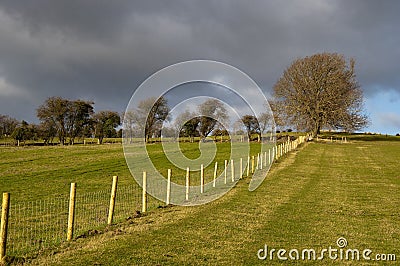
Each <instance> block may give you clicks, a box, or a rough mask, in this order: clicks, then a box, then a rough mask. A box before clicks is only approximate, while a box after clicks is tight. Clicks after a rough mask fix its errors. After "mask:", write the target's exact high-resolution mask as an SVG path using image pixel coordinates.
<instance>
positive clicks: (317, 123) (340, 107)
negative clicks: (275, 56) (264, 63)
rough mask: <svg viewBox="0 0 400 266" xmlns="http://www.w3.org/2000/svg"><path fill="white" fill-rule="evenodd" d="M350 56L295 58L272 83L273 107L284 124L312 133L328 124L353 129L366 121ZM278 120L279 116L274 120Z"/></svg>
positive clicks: (327, 54)
mask: <svg viewBox="0 0 400 266" xmlns="http://www.w3.org/2000/svg"><path fill="white" fill-rule="evenodd" d="M354 65H355V61H354V59H350V60H349V62H347V61H346V59H345V58H344V56H343V55H340V54H336V53H322V54H315V55H312V56H309V57H305V58H302V59H297V60H295V61H294V62H293V63H292V64H291V65H290V66H289V67H288V68H287V69H286V70H285V71H284V73H283V75H282V77H281V78H280V79H279V80H278V82H277V83H276V84H275V86H274V94H275V106H274V109H275V111H276V110H280V111H279V112H278V114H280V115H281V116H282V115H284V118H283V119H285V120H286V121H287V123H289V124H291V125H293V126H296V127H297V129H298V130H306V131H310V132H311V133H312V134H313V135H314V136H315V135H317V134H318V133H320V130H321V128H323V127H329V128H335V129H344V130H346V131H355V130H359V129H362V128H363V127H365V126H366V125H367V124H368V118H367V117H366V115H365V114H364V112H363V95H362V91H361V89H360V86H359V84H358V82H357V80H356V76H355V72H354ZM278 120H279V119H278Z"/></svg>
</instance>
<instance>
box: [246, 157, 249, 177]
mask: <svg viewBox="0 0 400 266" xmlns="http://www.w3.org/2000/svg"><path fill="white" fill-rule="evenodd" d="M249 175H250V156H247V169H246V176H247V177H249Z"/></svg>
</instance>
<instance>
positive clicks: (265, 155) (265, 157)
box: [264, 152, 267, 167]
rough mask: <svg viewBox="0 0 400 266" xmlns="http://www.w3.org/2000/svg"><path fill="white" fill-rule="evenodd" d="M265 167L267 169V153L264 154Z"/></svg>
mask: <svg viewBox="0 0 400 266" xmlns="http://www.w3.org/2000/svg"><path fill="white" fill-rule="evenodd" d="M264 166H265V167H267V152H264Z"/></svg>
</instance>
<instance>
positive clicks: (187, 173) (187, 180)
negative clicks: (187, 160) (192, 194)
mask: <svg viewBox="0 0 400 266" xmlns="http://www.w3.org/2000/svg"><path fill="white" fill-rule="evenodd" d="M189 175H190V170H189V167H186V200H189Z"/></svg>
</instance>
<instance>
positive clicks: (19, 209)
mask: <svg viewBox="0 0 400 266" xmlns="http://www.w3.org/2000/svg"><path fill="white" fill-rule="evenodd" d="M305 141H306V137H305V136H300V137H299V138H297V139H296V140H294V141H292V140H290V139H288V140H287V141H285V142H283V143H280V144H277V145H275V146H274V147H271V149H269V150H268V163H269V164H270V165H271V164H272V163H273V162H274V161H276V160H278V159H279V158H280V157H282V156H284V154H285V153H288V152H290V151H292V150H294V149H296V148H297V147H298V146H299V145H300V144H302V143H304V142H305ZM262 152H263V153H261V154H260V153H259V154H257V162H255V159H256V158H255V156H251V157H250V156H247V158H244V159H245V160H246V159H247V162H243V158H240V164H239V166H238V167H239V169H240V170H239V171H240V173H239V175H238V174H236V177H237V179H236V178H235V168H234V161H233V160H231V161H230V163H231V169H230V172H231V177H232V182H235V180H238V179H241V178H242V176H243V175H244V174H245V173H247V176H249V172H250V171H251V173H254V172H255V171H256V170H258V169H262V168H263V166H264V167H267V151H262ZM238 159H239V158H238ZM243 164H244V168H245V169H243ZM236 165H237V164H236ZM222 167H223V175H224V183H226V182H227V174H228V161H227V160H224V164H223V166H222ZM217 168H218V163H217V162H216V163H215V169H214V176H213V180H212V182H213V187H215V180H216V172H217ZM255 168H256V169H255ZM170 179H171V170H168V180H170ZM189 179H190V170H189V168H187V171H186V182H185V183H186V191H185V194H186V195H185V197H186V199H189V193H190V189H189V188H190V186H189V182H190V181H189ZM146 183H147V174H146V172H143V184H142V185H143V186H142V187H143V189H142V187H140V186H139V185H137V184H132V185H126V186H118V189H117V177H113V182H112V187H111V196H110V189H104V190H100V191H96V192H89V193H79V187H77V188H76V190H77V192H76V194H75V193H72V192H73V190H75V188H73V186H74V185H72V186H71V193H70V198H68V195H61V196H58V197H56V198H53V199H46V200H37V201H31V202H26V203H17V204H13V203H12V201H11V203H10V205H9V220H8V230H6V231H7V232H6V233H7V239H6V240H7V242H6V246H4V247H3V246H0V251H1V248H4V249H5V247H6V249H5V250H4V252H3V253H4V254H5V255H8V256H26V255H28V254H32V253H34V252H37V251H39V250H41V249H46V248H52V247H54V246H57V245H59V244H60V243H62V242H64V241H66V240H69V239H74V238H78V237H81V236H85V235H86V234H88V232H89V230H94V229H97V228H101V227H104V226H106V225H107V224H108V225H109V224H111V223H112V222H113V221H122V220H124V219H129V218H130V217H134V216H135V215H136V213H137V212H139V210H141V212H146V211H148V210H151V209H154V208H156V207H158V206H160V205H162V204H164V203H163V202H161V201H159V200H157V199H155V198H153V197H150V196H148V193H147V191H146ZM200 188H201V193H203V192H204V189H205V186H204V168H203V165H202V166H201V171H200ZM165 189H166V192H167V203H169V202H170V200H171V199H170V195H171V194H170V191H169V190H170V183H168V185H167V187H166V188H165ZM168 191H169V193H168ZM71 198H72V199H73V198H74V200H73V202H72V201H71ZM72 203H75V204H74V205H75V206H74V207H72V206H71V204H72ZM71 208H72V210H71ZM3 209H4V207H2V212H3ZM71 211H72V212H74V214H75V215H74V216H72V217H71ZM68 222H69V223H68ZM71 226H73V227H71ZM2 228H3V226H2ZM6 229H7V228H6ZM2 231H3V230H2ZM0 242H1V241H0ZM0 245H1V243H0ZM4 254H3V255H2V256H4ZM0 255H1V253H0ZM0 259H1V257H0Z"/></svg>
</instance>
